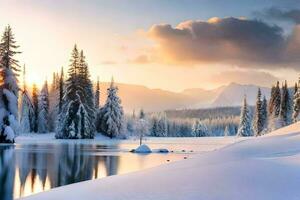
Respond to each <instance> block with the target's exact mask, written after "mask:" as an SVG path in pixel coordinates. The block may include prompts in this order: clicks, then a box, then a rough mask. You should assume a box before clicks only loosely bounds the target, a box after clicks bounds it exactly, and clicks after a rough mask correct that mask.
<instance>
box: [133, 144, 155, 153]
mask: <svg viewBox="0 0 300 200" xmlns="http://www.w3.org/2000/svg"><path fill="white" fill-rule="evenodd" d="M133 152H134V153H151V152H152V151H151V149H150V147H148V145H146V144H142V145H140V146H139V147H138V148H136V149H134V150H133Z"/></svg>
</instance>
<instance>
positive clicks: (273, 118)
mask: <svg viewBox="0 0 300 200" xmlns="http://www.w3.org/2000/svg"><path fill="white" fill-rule="evenodd" d="M271 100H272V101H271ZM280 104H281V92H280V87H279V82H278V81H277V84H276V87H275V88H274V91H273V93H272V96H271V99H270V102H269V107H270V108H271V111H272V112H270V113H269V120H270V122H269V130H270V131H273V130H276V129H278V128H279V127H280V124H281V123H280V117H279V114H280Z"/></svg>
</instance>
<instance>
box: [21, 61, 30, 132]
mask: <svg viewBox="0 0 300 200" xmlns="http://www.w3.org/2000/svg"><path fill="white" fill-rule="evenodd" d="M32 117H33V107H32V102H31V100H30V98H29V94H28V91H27V84H26V68H25V65H24V67H23V91H22V95H21V105H20V131H21V132H22V133H29V132H31V128H30V124H31V119H32Z"/></svg>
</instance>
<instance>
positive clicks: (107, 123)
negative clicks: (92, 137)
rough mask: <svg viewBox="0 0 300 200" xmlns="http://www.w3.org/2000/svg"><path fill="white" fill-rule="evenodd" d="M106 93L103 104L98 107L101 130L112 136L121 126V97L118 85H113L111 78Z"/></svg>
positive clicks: (115, 134)
mask: <svg viewBox="0 0 300 200" xmlns="http://www.w3.org/2000/svg"><path fill="white" fill-rule="evenodd" d="M107 92H108V95H107V99H106V103H105V105H104V106H103V107H102V108H101V109H100V112H99V115H100V116H101V117H100V120H99V121H100V122H101V130H100V131H101V132H102V133H104V134H105V135H107V136H109V137H111V138H113V137H118V136H119V135H120V134H122V133H121V131H122V128H123V115H124V114H123V108H122V106H121V99H120V98H119V97H118V94H117V92H118V87H116V86H115V85H114V80H113V79H112V81H111V84H110V87H109V88H108V89H107Z"/></svg>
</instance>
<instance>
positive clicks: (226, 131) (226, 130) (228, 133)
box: [224, 125, 231, 137]
mask: <svg viewBox="0 0 300 200" xmlns="http://www.w3.org/2000/svg"><path fill="white" fill-rule="evenodd" d="M230 135H231V134H230V130H229V127H228V125H227V126H226V127H225V130H224V136H225V137H227V136H230Z"/></svg>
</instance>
